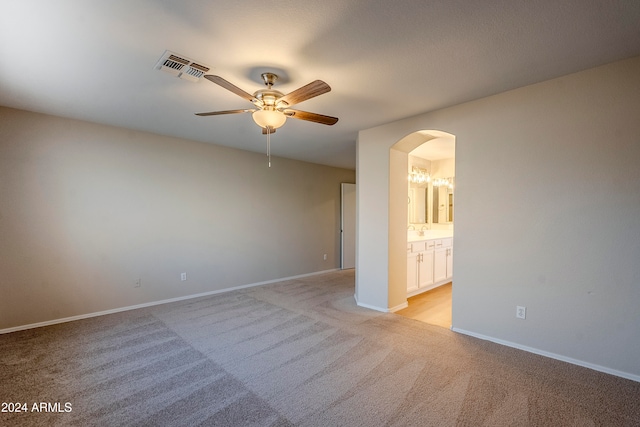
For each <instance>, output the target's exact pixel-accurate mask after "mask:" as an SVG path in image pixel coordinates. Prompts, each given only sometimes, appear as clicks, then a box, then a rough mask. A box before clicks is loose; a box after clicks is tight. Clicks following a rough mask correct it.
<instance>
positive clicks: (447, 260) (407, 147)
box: [389, 130, 455, 328]
mask: <svg viewBox="0 0 640 427" xmlns="http://www.w3.org/2000/svg"><path fill="white" fill-rule="evenodd" d="M392 150H395V153H393V157H394V158H395V159H401V160H396V161H395V162H392V165H391V170H390V176H393V177H390V189H391V191H398V192H400V191H401V186H400V185H398V184H397V183H398V182H399V179H398V176H399V175H400V174H402V175H403V177H404V189H405V191H406V193H405V194H406V195H405V197H403V199H404V200H405V209H400V211H402V212H403V213H404V215H398V214H397V213H398V212H397V211H398V208H399V207H392V206H390V212H391V211H396V215H390V221H391V217H393V219H394V222H396V221H397V222H399V221H402V227H403V229H404V230H405V233H404V234H405V235H404V239H405V243H406V246H403V247H406V258H404V260H405V262H406V264H405V266H404V267H406V272H407V274H406V283H405V284H404V286H402V285H403V284H400V283H396V284H392V283H391V281H390V283H389V287H390V292H391V288H392V287H394V288H395V291H396V292H404V296H405V301H406V303H405V304H404V305H401V306H397V310H394V312H395V313H396V314H399V315H402V316H406V317H411V318H413V319H416V320H420V321H423V322H426V323H430V324H433V325H437V326H442V327H446V328H450V327H451V326H452V314H451V313H452V305H453V298H452V295H453V292H452V291H453V229H454V207H455V198H454V194H455V136H454V135H451V134H448V133H446V132H441V131H435V130H425V131H418V132H414V133H412V134H410V135H408V136H406V137H405V138H403V139H402V140H400V141H398V142H397V143H396V144H395V145H394V146H393V147H392ZM398 153H402V154H398ZM407 177H408V179H407ZM393 183H396V184H395V185H392V184H393ZM392 200H393V201H394V202H395V203H397V201H398V200H400V197H390V201H392ZM394 202H390V205H391V204H392V203H394ZM392 230H400V227H399V225H398V224H394V225H393V226H392V225H391V224H390V233H391V232H392ZM399 247H400V246H399V245H398V246H394V249H396V250H397V249H398V248H399ZM390 251H391V247H390ZM392 258H393V259H395V260H396V262H397V268H403V266H402V264H400V262H399V259H400V257H399V256H395V257H392V256H391V252H390V264H391V260H392Z"/></svg>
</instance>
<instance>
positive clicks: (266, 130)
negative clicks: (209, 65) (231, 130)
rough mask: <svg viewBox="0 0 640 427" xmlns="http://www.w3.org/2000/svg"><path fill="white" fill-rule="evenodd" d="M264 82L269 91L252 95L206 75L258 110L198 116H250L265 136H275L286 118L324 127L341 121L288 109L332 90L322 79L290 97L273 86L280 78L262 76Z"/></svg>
mask: <svg viewBox="0 0 640 427" xmlns="http://www.w3.org/2000/svg"><path fill="white" fill-rule="evenodd" d="M261 76H262V79H263V80H264V84H265V85H266V86H267V89H260V90H257V91H256V92H254V93H253V95H252V94H250V93H247V92H245V91H244V90H242V89H240V88H239V87H237V86H235V85H234V84H232V83H229V82H228V81H227V80H225V79H223V78H222V77H220V76H214V75H206V76H204V78H205V79H207V80H209V81H210V82H213V83H215V84H217V85H219V86H222V87H223V88H225V89H227V90H228V91H231V92H233V93H235V94H236V95H238V96H239V97H241V98H243V99H246V100H247V101H249V102H251V103H253V105H255V106H256V108H251V109H244V110H226V111H211V112H209V113H196V116H218V115H222V114H237V113H251V115H252V117H253V120H254V121H255V122H256V124H257V125H258V126H260V127H261V128H262V133H263V134H272V133H274V132H275V131H276V129H277V128H279V127H281V126H282V125H284V123H285V122H286V120H287V117H293V118H294V119H300V120H306V121H309V122H315V123H321V124H323V125H329V126H331V125H334V124H336V122H337V121H338V118H337V117H331V116H325V115H323V114H317V113H309V112H307V111H300V110H292V109H290V108H289V107H291V106H292V105H295V104H299V103H301V102H303V101H306V100H308V99H311V98H314V97H316V96H318V95H322V94H323V93H327V92H329V91H330V90H331V87H330V86H329V85H328V84H326V83H325V82H323V81H322V80H315V81H313V82H311V83H309V84H307V85H305V86H302V87H301V88H298V89H296V90H294V91H293V92H290V93H288V94H286V95H285V94H283V93H282V92H280V91H277V90H275V89H272V88H271V87H272V86H273V84H274V83H275V81H276V80H277V79H278V76H277V75H276V74H274V73H262V74H261Z"/></svg>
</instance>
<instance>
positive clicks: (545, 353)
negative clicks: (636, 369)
mask: <svg viewBox="0 0 640 427" xmlns="http://www.w3.org/2000/svg"><path fill="white" fill-rule="evenodd" d="M451 330H452V331H454V332H458V333H460V334H463V335H469V336H471V337H474V338H479V339H481V340H485V341H491V342H494V343H496V344H501V345H505V346H507V347H512V348H517V349H518V350H523V351H526V352H529V353H534V354H538V355H540V356H545V357H549V358H551V359H556V360H560V361H562V362H567V363H571V364H572V365H578V366H582V367H583V368H589V369H593V370H594V371H599V372H604V373H605V374H610V375H615V376H616V377H621V378H626V379H628V380H631V381H636V382H640V375H635V374H630V373H628V372H623V371H618V370H617V369H611V368H607V367H606V366H600V365H596V364H593V363H589V362H585V361H582V360H578V359H574V358H572V357H567V356H563V355H561V354H556V353H551V352H548V351H544V350H539V349H537V348H533V347H528V346H526V345H521V344H516V343H514V342H511V341H505V340H501V339H499V338H493V337H490V336H487V335H482V334H478V333H475V332H471V331H466V330H464V329H460V328H454V327H451Z"/></svg>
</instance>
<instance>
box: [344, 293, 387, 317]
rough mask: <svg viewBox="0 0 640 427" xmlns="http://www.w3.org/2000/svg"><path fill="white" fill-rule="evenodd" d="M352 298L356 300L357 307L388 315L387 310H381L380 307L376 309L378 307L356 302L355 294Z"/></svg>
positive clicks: (356, 296)
mask: <svg viewBox="0 0 640 427" xmlns="http://www.w3.org/2000/svg"><path fill="white" fill-rule="evenodd" d="M353 298H354V299H355V300H356V305H357V306H358V307H362V308H368V309H369V310H375V311H381V312H383V313H388V312H389V309H388V308H382V307H378V306H375V305H370V304H365V303H363V302H360V301H358V295H356V294H354V295H353Z"/></svg>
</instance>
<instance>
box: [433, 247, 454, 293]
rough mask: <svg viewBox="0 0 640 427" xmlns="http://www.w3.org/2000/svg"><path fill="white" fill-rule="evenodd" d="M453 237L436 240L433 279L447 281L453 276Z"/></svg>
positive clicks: (437, 281)
mask: <svg viewBox="0 0 640 427" xmlns="http://www.w3.org/2000/svg"><path fill="white" fill-rule="evenodd" d="M452 240H453V239H439V240H436V241H435V246H436V248H435V251H434V260H433V281H434V282H435V283H441V282H446V281H448V280H449V279H451V278H452V277H453V271H452V269H453V241H452Z"/></svg>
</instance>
